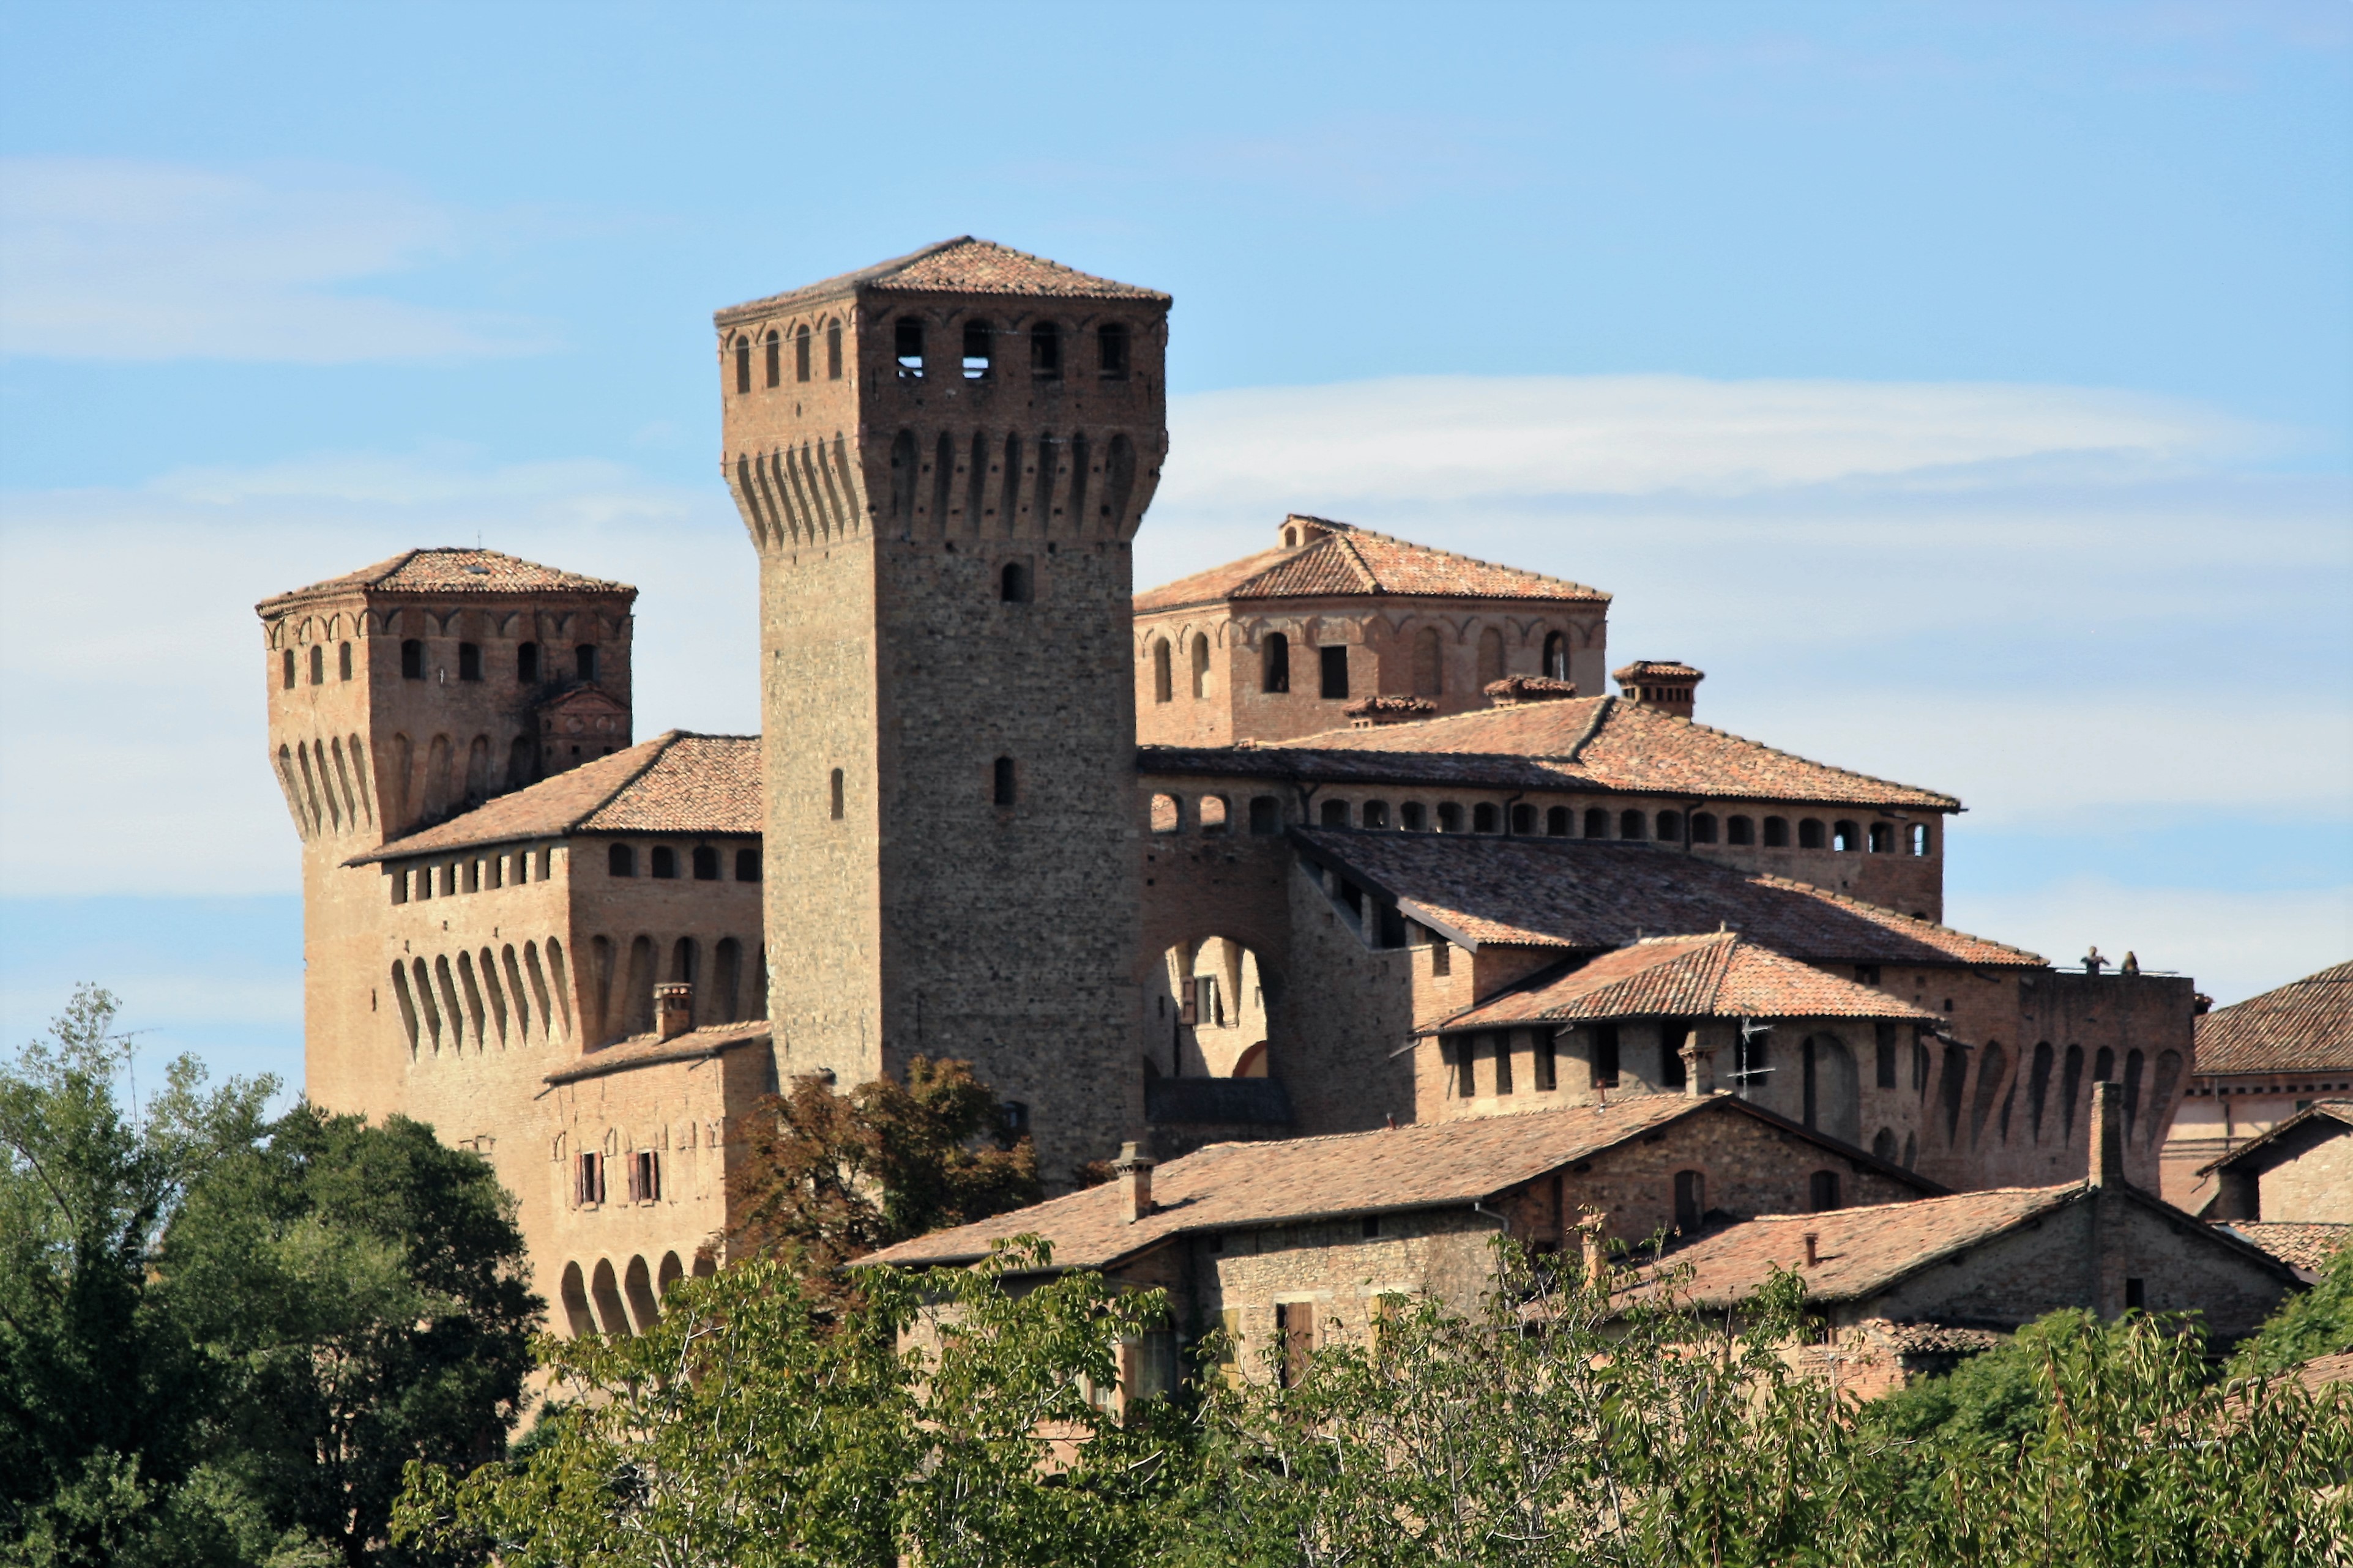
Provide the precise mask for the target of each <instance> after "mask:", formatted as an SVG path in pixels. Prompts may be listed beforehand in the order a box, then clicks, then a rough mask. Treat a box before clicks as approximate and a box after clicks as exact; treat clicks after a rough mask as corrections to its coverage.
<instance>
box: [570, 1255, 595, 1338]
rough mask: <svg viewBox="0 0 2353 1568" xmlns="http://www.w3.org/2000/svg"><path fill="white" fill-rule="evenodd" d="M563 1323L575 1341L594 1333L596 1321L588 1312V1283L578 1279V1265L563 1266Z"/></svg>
mask: <svg viewBox="0 0 2353 1568" xmlns="http://www.w3.org/2000/svg"><path fill="white" fill-rule="evenodd" d="M563 1295H564V1322H565V1327H566V1328H567V1329H569V1330H570V1331H571V1332H572V1337H573V1338H574V1339H575V1340H583V1339H586V1338H587V1337H588V1336H589V1335H590V1334H593V1333H595V1332H596V1319H595V1318H594V1317H593V1316H591V1315H590V1313H589V1311H588V1283H587V1281H586V1280H585V1279H582V1278H581V1277H580V1265H578V1264H577V1263H567V1264H565V1266H564V1289H563Z"/></svg>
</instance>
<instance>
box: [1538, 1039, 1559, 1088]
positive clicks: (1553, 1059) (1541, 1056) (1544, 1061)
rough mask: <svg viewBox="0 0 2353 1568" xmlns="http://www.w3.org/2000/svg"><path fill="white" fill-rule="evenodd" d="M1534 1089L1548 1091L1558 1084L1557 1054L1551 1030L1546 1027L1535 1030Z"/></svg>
mask: <svg viewBox="0 0 2353 1568" xmlns="http://www.w3.org/2000/svg"><path fill="white" fill-rule="evenodd" d="M1535 1066H1536V1090H1537V1092H1538V1093H1545V1092H1548V1091H1549V1090H1551V1089H1555V1088H1557V1087H1558V1085H1559V1069H1560V1061H1559V1055H1558V1053H1557V1051H1556V1049H1555V1047H1554V1041H1553V1032H1552V1031H1551V1030H1550V1029H1548V1028H1539V1029H1538V1030H1537V1031H1536V1049H1535Z"/></svg>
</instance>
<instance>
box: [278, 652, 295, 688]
mask: <svg viewBox="0 0 2353 1568" xmlns="http://www.w3.org/2000/svg"><path fill="white" fill-rule="evenodd" d="M278 668H279V672H280V674H279V684H280V686H282V687H284V688H285V689H287V690H289V691H291V690H293V689H294V650H293V649H292V648H288V649H287V650H286V651H285V652H284V653H281V654H280V655H279V656H278Z"/></svg>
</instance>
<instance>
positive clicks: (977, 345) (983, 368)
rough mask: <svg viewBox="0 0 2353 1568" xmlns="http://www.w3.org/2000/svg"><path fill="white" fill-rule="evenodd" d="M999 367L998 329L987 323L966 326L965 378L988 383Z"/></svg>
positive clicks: (972, 322)
mask: <svg viewBox="0 0 2353 1568" xmlns="http://www.w3.org/2000/svg"><path fill="white" fill-rule="evenodd" d="M996 366H997V329H996V328H995V327H992V326H990V325H989V324H988V323H987V321H966V322H965V324H964V378H965V380H966V381H986V380H987V379H988V373H989V372H990V371H992V370H994V369H995V368H996Z"/></svg>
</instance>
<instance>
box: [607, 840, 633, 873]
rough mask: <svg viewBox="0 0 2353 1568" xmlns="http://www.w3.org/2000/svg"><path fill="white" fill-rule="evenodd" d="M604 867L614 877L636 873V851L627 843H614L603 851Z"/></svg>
mask: <svg viewBox="0 0 2353 1568" xmlns="http://www.w3.org/2000/svg"><path fill="white" fill-rule="evenodd" d="M605 869H606V870H607V872H609V873H611V874H612V875H613V876H616V877H634V876H636V875H637V874H638V852H637V850H635V849H634V848H632V847H629V846H628V845H627V844H616V845H614V846H613V847H611V848H610V849H607V851H605Z"/></svg>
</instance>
